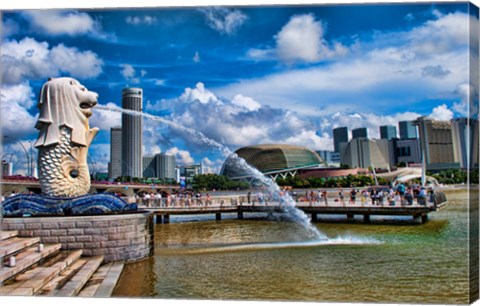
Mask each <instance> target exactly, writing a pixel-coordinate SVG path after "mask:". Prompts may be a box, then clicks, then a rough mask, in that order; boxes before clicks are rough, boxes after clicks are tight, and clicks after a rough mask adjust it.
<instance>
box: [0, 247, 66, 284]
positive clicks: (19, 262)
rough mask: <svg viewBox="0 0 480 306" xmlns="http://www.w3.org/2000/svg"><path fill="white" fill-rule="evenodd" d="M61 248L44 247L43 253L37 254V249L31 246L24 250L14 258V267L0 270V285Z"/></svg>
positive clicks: (3, 267)
mask: <svg viewBox="0 0 480 306" xmlns="http://www.w3.org/2000/svg"><path fill="white" fill-rule="evenodd" d="M61 247H62V245H61V244H53V245H46V246H45V247H44V248H43V251H41V252H38V247H37V246H33V247H30V248H27V249H25V250H24V251H23V252H21V253H18V254H17V255H16V256H15V258H16V265H15V266H14V267H9V266H8V265H6V266H2V267H1V268H0V283H3V282H5V281H6V280H9V279H11V278H13V277H15V276H17V275H18V274H20V273H22V272H23V271H25V270H27V269H29V268H31V267H32V266H33V265H35V264H37V263H38V262H40V261H41V260H42V259H44V258H47V257H49V256H51V255H53V254H55V253H56V252H58V251H60V248H61Z"/></svg>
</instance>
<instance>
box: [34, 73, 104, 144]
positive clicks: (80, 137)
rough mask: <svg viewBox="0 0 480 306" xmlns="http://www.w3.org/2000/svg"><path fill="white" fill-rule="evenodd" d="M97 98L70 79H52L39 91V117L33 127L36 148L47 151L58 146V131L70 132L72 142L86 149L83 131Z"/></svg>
mask: <svg viewBox="0 0 480 306" xmlns="http://www.w3.org/2000/svg"><path fill="white" fill-rule="evenodd" d="M97 98H98V95H97V94H96V93H95V92H91V91H88V90H87V89H86V88H85V86H83V85H82V84H80V83H79V82H78V81H77V80H75V79H72V78H51V79H49V80H48V81H47V82H46V83H45V84H44V85H43V87H42V90H41V92H40V98H39V101H38V108H39V109H40V116H39V118H38V121H37V123H36V125H35V128H37V129H38V130H40V131H39V135H38V139H37V141H36V143H35V147H37V148H38V147H47V146H51V145H54V144H57V143H58V142H59V138H60V132H59V128H60V127H62V126H67V127H68V128H70V129H71V131H72V133H71V135H72V136H71V142H72V143H74V144H76V145H79V146H87V145H88V144H87V139H86V134H85V131H86V130H88V129H89V125H88V118H89V117H90V116H91V115H92V110H91V109H92V107H94V106H95V105H96V104H97Z"/></svg>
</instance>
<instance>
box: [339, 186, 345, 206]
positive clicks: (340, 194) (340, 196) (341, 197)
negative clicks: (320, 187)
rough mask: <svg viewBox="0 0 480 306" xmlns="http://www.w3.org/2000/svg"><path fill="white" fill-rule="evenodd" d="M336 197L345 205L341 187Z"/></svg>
mask: <svg viewBox="0 0 480 306" xmlns="http://www.w3.org/2000/svg"><path fill="white" fill-rule="evenodd" d="M338 199H339V201H340V203H342V204H343V205H345V201H344V196H343V191H342V189H340V191H339V192H338Z"/></svg>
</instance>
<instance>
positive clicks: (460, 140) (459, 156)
mask: <svg viewBox="0 0 480 306" xmlns="http://www.w3.org/2000/svg"><path fill="white" fill-rule="evenodd" d="M451 124H452V143H453V156H454V160H455V161H456V162H458V163H460V167H462V168H468V166H469V164H468V163H469V160H468V159H469V155H470V152H469V151H470V143H469V133H470V129H469V122H468V120H467V118H457V119H453V120H452V121H451Z"/></svg>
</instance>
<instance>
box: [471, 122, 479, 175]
mask: <svg viewBox="0 0 480 306" xmlns="http://www.w3.org/2000/svg"><path fill="white" fill-rule="evenodd" d="M470 129H471V133H470V139H471V140H470V142H471V144H472V146H471V152H472V153H471V154H470V169H478V166H479V162H478V160H479V152H478V151H479V148H480V144H479V140H480V138H479V135H478V134H479V126H478V119H472V118H471V119H470ZM477 183H478V182H477Z"/></svg>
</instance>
